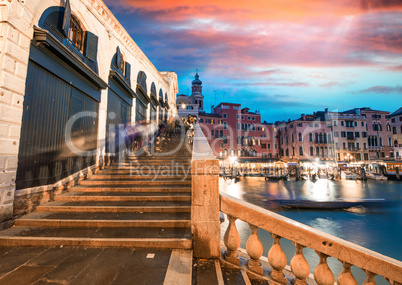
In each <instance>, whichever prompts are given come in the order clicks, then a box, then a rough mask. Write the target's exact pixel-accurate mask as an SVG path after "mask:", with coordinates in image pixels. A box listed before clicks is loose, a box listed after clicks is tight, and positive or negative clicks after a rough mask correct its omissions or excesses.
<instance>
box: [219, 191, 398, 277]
mask: <svg viewBox="0 0 402 285" xmlns="http://www.w3.org/2000/svg"><path fill="white" fill-rule="evenodd" d="M220 210H221V211H222V212H223V213H224V214H226V215H227V217H228V220H229V225H228V228H227V230H226V233H225V235H224V244H225V246H226V249H227V251H226V254H225V260H226V261H227V262H229V263H232V264H235V265H239V257H238V250H239V247H240V242H241V240H240V236H239V233H238V231H237V228H236V224H235V221H236V220H237V219H239V220H242V221H244V222H246V223H248V224H249V226H250V229H251V235H250V237H249V238H248V241H247V244H246V251H247V255H248V262H247V267H248V270H249V271H251V272H254V273H256V274H258V275H263V267H262V265H261V263H260V258H261V257H262V254H263V245H262V243H261V241H260V239H259V237H258V235H257V230H258V229H263V230H265V231H267V232H269V233H270V234H271V236H272V238H273V244H272V246H271V248H270V250H269V252H268V263H269V265H270V266H271V267H272V271H271V274H270V275H269V276H268V277H267V276H266V277H267V278H268V279H269V280H270V281H271V282H270V283H273V284H287V280H286V277H285V275H284V271H285V267H287V259H286V255H285V253H284V251H283V250H282V248H281V244H280V239H281V238H284V239H288V240H290V241H291V242H292V243H293V244H294V246H295V247H296V252H295V254H294V256H293V258H292V259H291V261H290V271H291V273H292V274H293V275H294V277H295V283H294V284H307V281H306V280H307V278H309V276H310V266H309V264H308V263H307V261H306V259H305V257H304V255H303V248H305V247H308V248H311V249H313V250H315V252H316V253H317V255H318V257H319V263H318V265H317V266H316V267H315V269H314V279H315V282H316V283H317V284H318V285H334V283H335V276H334V274H333V273H332V271H331V269H330V268H329V266H328V264H327V258H328V257H333V258H336V259H337V260H339V261H340V262H341V263H342V265H343V269H342V272H341V273H340V274H339V275H338V277H337V278H336V284H340V285H343V284H348V285H349V284H353V285H354V284H357V282H356V280H355V278H354V276H353V274H352V272H351V266H352V265H354V266H357V267H359V268H361V269H362V270H363V271H364V272H365V273H366V279H365V281H364V283H363V284H365V285H375V284H376V283H375V280H374V277H375V276H376V275H380V276H383V277H384V278H385V279H386V280H388V281H389V282H390V284H392V285H400V284H402V262H400V261H398V260H395V259H392V258H389V257H386V256H383V255H381V254H378V253H376V252H374V251H371V250H368V249H366V248H363V247H361V246H358V245H356V244H353V243H351V242H347V241H345V240H342V239H340V238H337V237H334V236H332V235H330V234H327V233H324V232H321V231H319V230H316V229H314V228H311V227H309V226H306V225H304V224H301V223H298V222H296V221H293V220H291V219H288V218H285V217H283V216H281V215H278V214H276V213H273V212H271V211H268V210H265V209H262V208H260V207H258V206H255V205H253V204H250V203H247V202H244V201H242V200H239V199H236V198H234V197H231V196H229V195H227V194H223V193H221V194H220ZM395 246H398V245H395ZM309 283H310V282H309Z"/></svg>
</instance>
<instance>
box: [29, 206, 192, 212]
mask: <svg viewBox="0 0 402 285" xmlns="http://www.w3.org/2000/svg"><path fill="white" fill-rule="evenodd" d="M36 210H37V211H39V212H88V213H91V212H104V213H141V212H142V213H145V212H147V213H150V212H151V213H168V212H169V213H179V212H188V213H190V211H191V207H190V206H159V207H155V206H126V207H124V206H121V207H116V206H48V205H44V206H38V207H36Z"/></svg>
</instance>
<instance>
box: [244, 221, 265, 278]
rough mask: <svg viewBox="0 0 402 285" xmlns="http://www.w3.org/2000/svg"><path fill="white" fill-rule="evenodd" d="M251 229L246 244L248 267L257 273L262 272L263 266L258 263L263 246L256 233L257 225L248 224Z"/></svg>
mask: <svg viewBox="0 0 402 285" xmlns="http://www.w3.org/2000/svg"><path fill="white" fill-rule="evenodd" d="M249 226H250V229H251V235H250V237H249V238H248V241H247V244H246V250H247V254H248V255H249V256H250V260H249V261H248V264H247V266H248V269H250V270H251V271H254V272H256V273H258V274H261V275H262V273H263V268H262V266H261V264H260V257H261V256H262V252H263V247H262V243H261V241H260V239H259V238H258V235H257V230H258V227H256V226H253V225H251V224H249Z"/></svg>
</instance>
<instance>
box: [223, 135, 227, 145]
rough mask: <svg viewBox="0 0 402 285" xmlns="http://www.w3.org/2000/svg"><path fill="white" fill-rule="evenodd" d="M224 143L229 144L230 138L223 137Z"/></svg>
mask: <svg viewBox="0 0 402 285" xmlns="http://www.w3.org/2000/svg"><path fill="white" fill-rule="evenodd" d="M223 143H224V144H227V143H228V137H227V136H223Z"/></svg>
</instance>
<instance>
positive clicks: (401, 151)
mask: <svg viewBox="0 0 402 285" xmlns="http://www.w3.org/2000/svg"><path fill="white" fill-rule="evenodd" d="M389 118H390V121H391V132H392V139H391V140H392V145H393V147H394V152H395V158H396V159H397V160H400V159H402V107H401V108H399V109H398V110H396V111H395V112H393V113H391V114H390V115H389Z"/></svg>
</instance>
